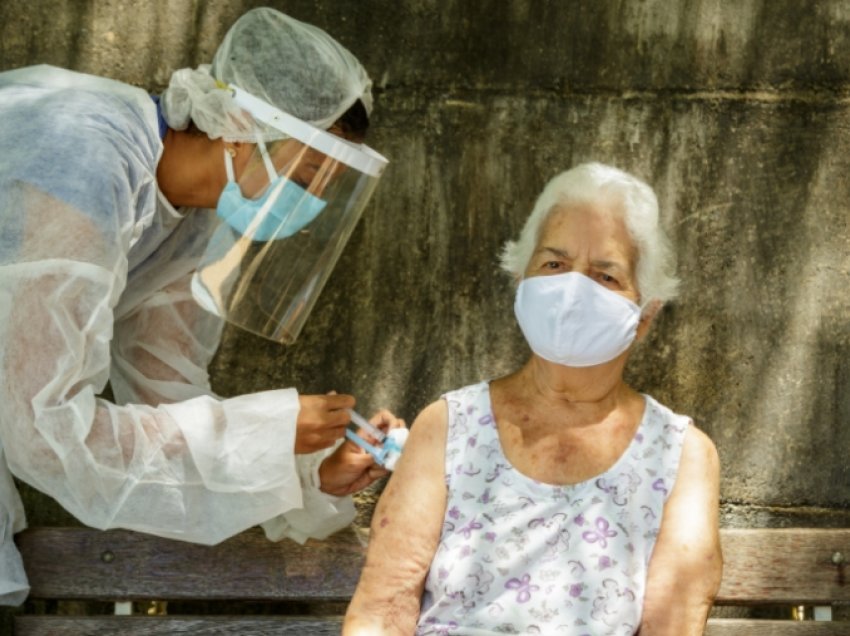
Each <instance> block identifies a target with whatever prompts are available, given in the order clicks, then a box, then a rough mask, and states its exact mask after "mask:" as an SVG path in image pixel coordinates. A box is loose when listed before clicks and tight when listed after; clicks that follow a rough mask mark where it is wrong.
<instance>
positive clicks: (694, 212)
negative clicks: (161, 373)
mask: <svg viewBox="0 0 850 636" xmlns="http://www.w3.org/2000/svg"><path fill="white" fill-rule="evenodd" d="M256 4H257V3H252V2H239V1H229V0H228V1H210V2H190V1H188V0H187V1H185V2H183V1H179V0H171V1H164V0H161V1H159V2H149V3H147V2H146V3H137V2H132V1H131V0H102V1H89V2H85V1H83V0H79V1H76V2H75V1H71V0H66V1H65V2H56V1H54V0H5V1H4V2H3V3H2V4H0V69H8V68H13V67H17V66H23V65H27V64H34V63H41V62H48V63H53V64H58V65H64V66H69V67H71V68H74V69H77V70H82V71H87V72H92V73H98V74H103V75H107V76H111V77H115V78H118V79H121V80H124V81H127V82H130V83H133V84H136V85H139V86H143V87H145V88H148V89H149V90H152V91H157V90H161V89H162V88H163V87H164V86H165V84H166V83H167V80H168V76H169V73H170V71H171V70H172V69H174V68H178V67H181V66H188V65H192V66H194V65H196V64H198V63H201V62H205V61H208V60H209V59H210V57H211V55H212V53H213V52H214V50H215V46H216V44H217V42H218V41H219V39H220V38H221V36H222V35H223V33H224V31H225V30H226V28H227V27H228V26H229V25H230V24H231V23H232V22H233V20H234V19H235V18H236V17H237V16H238V15H240V14H241V13H242V12H243V10H245V9H247V8H249V7H251V6H256ZM268 4H270V5H272V6H276V7H278V8H281V9H283V10H286V11H288V12H289V13H290V14H291V15H293V16H295V17H297V18H300V19H303V20H305V21H308V22H312V23H314V24H316V25H318V26H320V27H322V28H325V29H326V30H327V31H329V32H330V33H332V34H333V35H335V36H336V37H337V38H338V39H339V40H340V41H341V42H343V43H344V44H345V45H346V46H348V47H349V48H350V49H351V50H352V51H353V52H355V54H357V55H358V56H359V57H360V59H361V60H362V61H363V63H364V65H365V66H366V67H367V69H368V70H369V72H370V73H371V75H372V77H373V78H374V80H375V83H376V97H377V107H376V112H375V115H374V120H373V121H374V126H373V131H372V133H371V137H370V144H371V145H373V146H374V147H375V148H377V149H378V150H380V151H381V152H382V153H384V154H386V155H387V156H388V157H389V158H390V159H391V161H392V163H391V166H390V167H389V169H388V170H387V172H386V174H385V177H384V178H383V181H382V183H381V184H380V186H379V189H378V192H377V194H376V196H375V198H374V200H373V202H372V204H371V205H370V207H369V208H368V210H367V212H366V213H365V215H364V218H363V219H362V221H361V222H360V224H359V226H358V228H357V229H356V231H355V233H354V235H353V236H352V239H351V241H350V243H349V245H348V247H347V248H346V250H345V252H344V253H343V255H342V258H341V261H340V263H339V265H338V267H337V269H336V270H335V272H334V274H333V275H332V277H331V279H330V281H329V283H328V285H327V287H326V289H325V291H324V292H323V294H322V296H321V298H320V300H319V303H318V305H317V307H316V309H315V310H314V313H313V315H312V317H311V320H310V321H309V324H308V326H307V327H306V329H305V331H304V332H303V334H302V337H301V338H300V340H299V341H298V342H297V343H296V344H295V345H294V346H291V347H287V348H283V347H280V346H277V345H275V344H272V343H269V342H266V341H263V340H261V339H259V338H256V337H253V336H250V335H248V334H246V333H242V332H238V331H236V330H228V331H227V332H226V334H225V339H224V341H223V343H222V346H221V349H220V352H219V355H218V356H217V358H216V360H215V362H214V365H213V368H212V373H213V380H214V385H215V387H216V389H217V390H218V391H219V392H220V393H222V394H225V395H234V394H237V393H240V392H246V391H253V390H261V389H267V388H274V387H280V386H293V385H294V386H297V387H299V388H300V389H301V390H302V391H304V392H324V391H327V390H330V389H335V390H337V391H341V392H343V391H344V392H351V393H353V394H354V395H356V396H357V397H358V399H359V403H360V409H361V410H362V411H372V410H374V409H376V408H378V407H382V406H385V407H388V408H390V409H392V410H394V411H396V412H398V413H399V414H401V415H403V416H404V417H406V418H407V419H408V421H412V419H413V418H414V417H415V414H416V413H417V411H418V410H419V409H420V408H422V407H423V406H425V405H426V404H427V403H428V402H430V401H431V400H433V399H435V398H436V397H437V396H439V394H440V393H441V392H442V391H445V390H447V389H451V388H453V387H457V386H460V385H463V384H466V383H470V382H474V381H477V380H479V379H481V378H486V377H494V376H497V375H499V374H501V373H504V372H507V371H509V370H511V369H513V368H515V367H516V366H517V365H519V364H520V363H521V362H522V361H523V360H524V359H525V357H526V356H527V349H526V346H525V344H524V342H523V340H522V337H521V335H520V333H519V331H518V329H517V328H516V326H515V323H514V319H513V314H512V300H513V298H512V289H511V286H510V283H509V281H508V280H507V279H506V278H504V277H503V276H502V275H501V274H500V273H499V270H498V268H497V262H496V255H497V253H498V251H499V248H500V246H501V245H502V243H503V242H504V241H505V240H506V239H508V238H511V237H513V236H515V234H516V233H517V231H518V230H519V228H520V226H521V224H522V222H523V221H524V219H525V217H526V215H527V214H528V212H529V210H530V208H531V205H532V203H533V201H534V198H535V196H536V195H537V193H538V192H539V191H540V189H541V188H542V186H543V184H544V183H545V182H546V181H547V180H548V179H549V178H550V177H551V176H553V175H554V174H555V173H557V172H559V171H561V170H563V169H565V168H568V167H570V166H572V165H573V164H575V163H577V162H580V161H586V160H599V161H603V162H608V163H613V164H616V165H618V166H620V167H622V168H624V169H626V170H629V171H632V172H634V173H636V174H638V175H639V176H641V177H643V178H644V179H646V180H647V181H648V182H649V183H651V184H652V185H653V186H654V187H655V188H656V190H657V192H658V195H659V198H660V201H661V203H662V207H663V218H664V223H665V225H666V226H667V227H668V228H669V230H670V232H671V234H672V236H673V237H674V239H675V243H676V246H677V248H678V251H679V256H680V270H679V271H680V275H681V277H682V279H683V292H682V295H681V298H680V299H679V300H678V301H677V302H676V303H674V304H672V305H670V306H668V307H667V308H665V309H664V311H663V313H662V314H661V315H660V318H659V319H658V320H657V321H656V324H655V327H654V331H653V333H652V335H651V337H650V339H649V340H648V342H647V343H646V344H645V345H644V346H643V347H642V348H641V349H640V350H639V351H638V352H637V354H636V355H635V356H634V358H633V360H632V362H631V363H630V368H629V373H628V375H629V379H630V381H631V382H632V383H633V384H634V386H635V387H636V388H638V389H640V390H643V391H646V392H649V393H652V394H653V395H655V396H656V397H657V398H659V399H660V400H661V401H663V402H665V403H667V404H668V405H669V406H671V407H672V408H674V409H675V410H678V411H680V412H685V413H689V414H692V415H693V416H694V418H695V419H696V421H697V423H698V424H699V425H700V426H701V427H702V428H703V429H704V430H705V431H706V432H707V433H708V434H709V435H710V436H711V437H712V438H713V439H714V440H715V441H716V443H717V445H718V448H719V451H720V456H721V460H722V470H723V478H722V495H723V502H724V516H723V523H724V524H725V525H729V526H732V525H746V524H758V525H788V524H794V525H801V524H805V525H808V524H813V525H823V526H827V525H846V524H847V523H850V461H848V460H850V427H848V424H850V365H848V363H847V358H848V355H850V291H848V282H850V230H849V229H848V216H850V215H848V205H847V201H848V199H850V186H848V180H847V179H846V175H847V174H848V169H849V168H850V129H848V128H849V127H850V102H849V101H848V87H850V83H849V82H850V65H849V64H850V36H849V35H848V34H850V5H849V4H848V3H846V2H844V1H843V0H832V1H829V0H824V1H822V2H818V3H810V4H808V3H807V6H805V7H804V6H802V3H798V2H795V1H793V0H764V1H762V2H756V1H752V0H749V1H747V0H745V1H742V2H735V3H731V2H723V1H722V0H678V1H673V0H643V1H640V2H638V1H637V0H634V1H626V0H622V1H619V2H618V1H615V0H606V1H600V0H575V1H569V2H568V1H563V2H562V1H556V0H550V1H548V2H545V1H542V0H540V1H532V0H477V1H476V2H469V1H463V0H360V1H358V2H345V1H344V0H289V1H287V2H281V1H270V2H269V3H268ZM282 62H283V63H285V61H282ZM27 499H28V507H29V508H30V516H31V518H32V519H33V521H35V522H62V521H67V519H66V518H65V516H64V515H63V513H62V512H61V511H59V510H58V509H57V508H56V507H55V505H51V504H50V503H49V502H48V501H47V500H46V499H45V498H43V497H40V496H38V495H37V494H35V493H32V492H28V494H27ZM370 506H371V500H370V498H369V497H364V498H362V499H361V511H362V514H361V518H360V522H361V523H367V522H368V516H369V512H370V509H371V508H370Z"/></svg>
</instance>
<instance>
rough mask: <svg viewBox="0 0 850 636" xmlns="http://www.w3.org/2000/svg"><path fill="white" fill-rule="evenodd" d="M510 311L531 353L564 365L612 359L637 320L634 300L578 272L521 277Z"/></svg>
mask: <svg viewBox="0 0 850 636" xmlns="http://www.w3.org/2000/svg"><path fill="white" fill-rule="evenodd" d="M514 313H515V314H516V317H517V321H518V322H519V326H520V329H522V333H523V334H524V335H525V339H526V340H527V341H528V344H529V346H531V350H532V351H534V353H536V354H537V355H538V356H540V357H541V358H543V359H545V360H549V361H550V362H555V363H557V364H563V365H565V366H569V367H590V366H593V365H595V364H602V363H603V362H609V361H611V360H613V359H614V358H616V357H617V356H619V355H620V354H621V353H623V352H624V351H625V350H626V349H628V348H629V347H630V346H631V344H632V342H633V341H634V339H635V335H636V334H637V326H638V322H639V321H640V307H638V306H637V305H636V304H635V303H633V302H632V301H631V300H629V299H628V298H625V297H623V296H621V295H620V294H617V293H615V292H613V291H611V290H610V289H607V288H605V287H603V286H602V285H600V284H598V283H595V282H593V281H592V280H591V279H590V278H588V277H587V276H585V275H583V274H579V273H578V272H567V273H566V274H556V275H553V276H533V277H531V278H525V279H523V280H522V282H520V284H519V287H518V288H517V293H516V301H515V302H514Z"/></svg>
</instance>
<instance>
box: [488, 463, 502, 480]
mask: <svg viewBox="0 0 850 636" xmlns="http://www.w3.org/2000/svg"><path fill="white" fill-rule="evenodd" d="M504 469H505V466H504V464H496V465H495V466H493V470H492V471H490V472H489V473H487V476H486V477H485V478H484V481H486V482H487V483H488V484H489V483H492V482H494V481H496V480H497V479H498V478H499V475H501V474H502V471H503V470H504Z"/></svg>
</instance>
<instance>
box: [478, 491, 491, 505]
mask: <svg viewBox="0 0 850 636" xmlns="http://www.w3.org/2000/svg"><path fill="white" fill-rule="evenodd" d="M478 501H479V502H480V503H483V504H488V503H490V502H491V501H492V498H491V497H490V489H489V488H485V489H484V492H483V493H481V496H480V497H479V498H478Z"/></svg>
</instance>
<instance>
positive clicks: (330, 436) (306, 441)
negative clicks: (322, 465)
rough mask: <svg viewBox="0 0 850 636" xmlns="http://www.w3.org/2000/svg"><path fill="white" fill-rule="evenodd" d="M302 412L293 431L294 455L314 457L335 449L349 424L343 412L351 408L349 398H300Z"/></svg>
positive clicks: (301, 396) (332, 396)
mask: <svg viewBox="0 0 850 636" xmlns="http://www.w3.org/2000/svg"><path fill="white" fill-rule="evenodd" d="M298 402H299V403H300V404H301V410H300V411H299V412H298V420H297V422H296V430H295V452H296V453H297V454H301V453H314V452H316V451H318V450H322V449H323V448H329V447H330V446H333V445H334V442H336V441H337V440H338V439H339V438H340V437H342V436H343V435H345V427H346V426H347V425H348V423H349V422H350V421H351V418H350V417H349V415H348V412H347V411H346V409H350V408H354V398H353V397H352V396H350V395H338V394H336V393H329V394H328V395H299V396H298Z"/></svg>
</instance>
